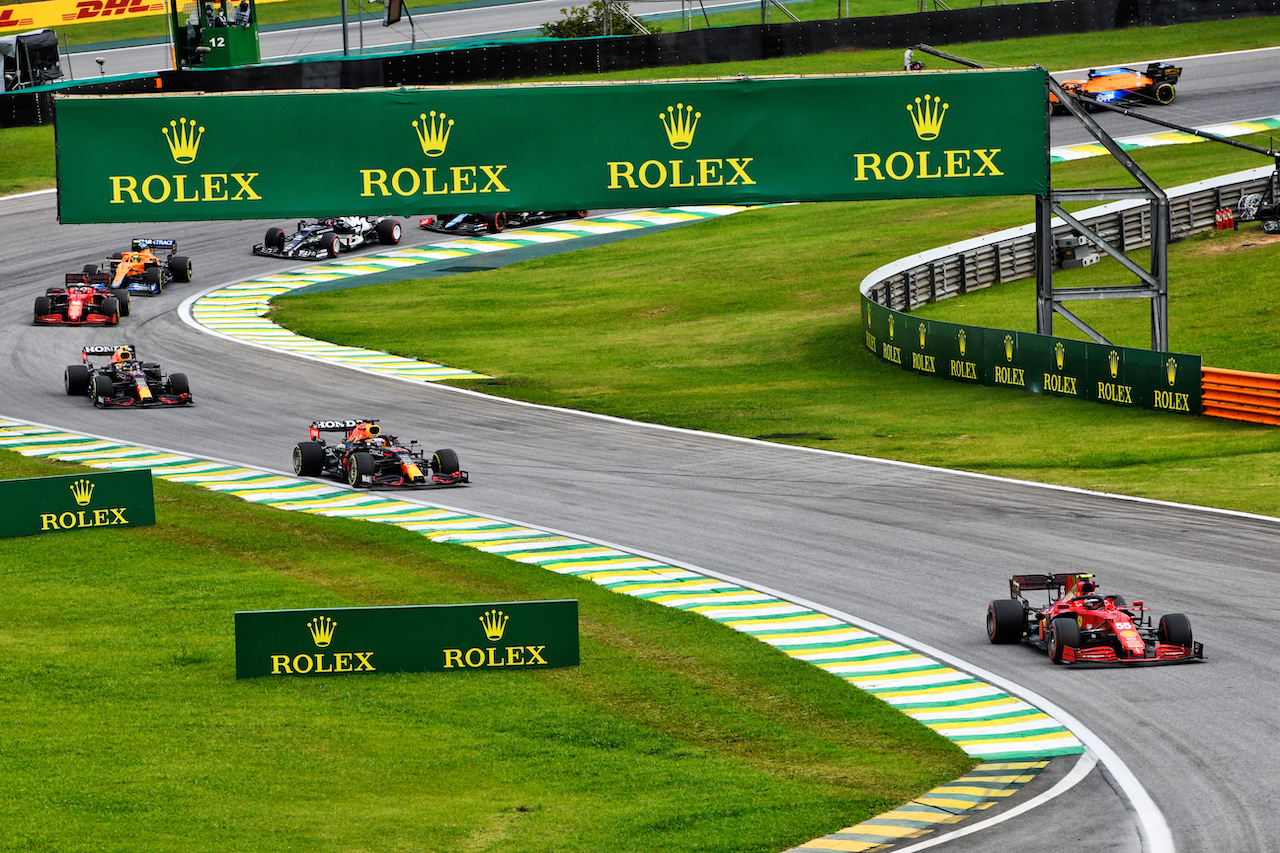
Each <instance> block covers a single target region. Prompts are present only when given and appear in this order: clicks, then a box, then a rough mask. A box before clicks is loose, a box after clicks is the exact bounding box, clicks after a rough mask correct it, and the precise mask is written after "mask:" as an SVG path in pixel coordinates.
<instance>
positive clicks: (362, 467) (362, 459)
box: [347, 450, 373, 489]
mask: <svg viewBox="0 0 1280 853" xmlns="http://www.w3.org/2000/svg"><path fill="white" fill-rule="evenodd" d="M372 476H373V457H372V456H371V455H369V454H368V453H366V452H365V451H363V450H357V451H355V452H354V453H352V454H351V455H350V456H348V457H347V485H348V486H350V487H351V488H353V489H358V488H360V481H361V480H362V479H363V478H364V477H372Z"/></svg>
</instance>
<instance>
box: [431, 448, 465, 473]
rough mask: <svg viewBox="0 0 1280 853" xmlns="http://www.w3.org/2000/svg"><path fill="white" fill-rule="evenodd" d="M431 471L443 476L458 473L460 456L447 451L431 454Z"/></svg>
mask: <svg viewBox="0 0 1280 853" xmlns="http://www.w3.org/2000/svg"><path fill="white" fill-rule="evenodd" d="M431 470H432V471H434V472H435V473H437V474H441V475H448V474H456V473H458V471H459V470H460V469H459V468H458V454H456V453H454V452H453V451H452V450H447V449H446V450H437V451H436V452H435V453H433V454H431Z"/></svg>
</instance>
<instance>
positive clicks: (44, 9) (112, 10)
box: [0, 0, 281, 34]
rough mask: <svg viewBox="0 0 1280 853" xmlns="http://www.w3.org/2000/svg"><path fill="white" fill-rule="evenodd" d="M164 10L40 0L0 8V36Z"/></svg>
mask: <svg viewBox="0 0 1280 853" xmlns="http://www.w3.org/2000/svg"><path fill="white" fill-rule="evenodd" d="M275 2H281V0H257V3H275ZM164 10H165V2H164V0H41V2H38V3H18V4H16V5H12V6H0V34H2V33H9V32H12V33H22V32H26V31H27V30H44V29H61V28H62V27H68V26H71V25H72V24H89V23H93V22H95V21H119V20H121V19H124V18H144V17H147V16H149V15H163V14H164Z"/></svg>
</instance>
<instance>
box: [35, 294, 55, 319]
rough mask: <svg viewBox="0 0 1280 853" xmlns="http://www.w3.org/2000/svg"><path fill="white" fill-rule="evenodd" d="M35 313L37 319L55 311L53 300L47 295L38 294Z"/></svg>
mask: <svg viewBox="0 0 1280 853" xmlns="http://www.w3.org/2000/svg"><path fill="white" fill-rule="evenodd" d="M35 313H36V319H39V318H41V317H47V316H49V315H50V314H51V313H53V300H51V299H50V298H49V297H47V296H37V297H36V306H35Z"/></svg>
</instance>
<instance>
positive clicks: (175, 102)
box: [56, 69, 1049, 223]
mask: <svg viewBox="0 0 1280 853" xmlns="http://www.w3.org/2000/svg"><path fill="white" fill-rule="evenodd" d="M1046 85H1047V84H1046V76H1045V72H1044V71H1043V70H1039V69H1015V70H991V71H962V72H937V73H924V74H910V75H907V74H895V75H840V76H821V77H788V78H755V79H753V78H746V77H744V78H726V79H719V80H703V81H680V82H644V83H583V84H570V85H524V86H490V87H465V88H448V89H412V90H410V89H395V90H378V91H368V90H361V91H344V92H261V93H228V94H217V95H214V94H203V95H132V96H117V97H111V98H100V97H85V96H65V97H60V98H58V99H57V113H56V133H57V137H56V138H57V155H58V212H59V217H60V219H61V221H62V222H64V223H81V222H156V221H175V220H197V219H263V218H276V217H298V216H335V215H359V214H364V215H380V214H395V215H400V216H410V215H413V214H419V213H425V212H434V213H449V212H493V211H511V210H580V209H591V208H622V207H643V206H651V205H697V204H713V203H724V204H753V203H760V202H776V201H836V200H850V199H875V198H931V197H946V196H983V195H1037V194H1040V195H1042V194H1044V193H1045V192H1047V190H1048V168H1049V167H1048V155H1047V149H1048V135H1047V124H1046V121H1045V111H1046V104H1047V100H1046V98H1047V95H1046V92H1047V89H1046ZM993 104H996V105H999V115H1000V118H999V120H998V121H993V120H992V105H993ZM104 133H109V134H110V137H111V144H110V145H104V144H103V134H104Z"/></svg>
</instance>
